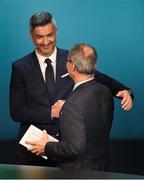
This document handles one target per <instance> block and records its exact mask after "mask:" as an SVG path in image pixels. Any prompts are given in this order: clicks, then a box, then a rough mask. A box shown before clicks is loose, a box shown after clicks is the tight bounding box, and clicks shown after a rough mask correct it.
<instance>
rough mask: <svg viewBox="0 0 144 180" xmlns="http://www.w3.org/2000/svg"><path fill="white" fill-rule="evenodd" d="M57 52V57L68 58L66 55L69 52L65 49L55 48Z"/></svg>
mask: <svg viewBox="0 0 144 180" xmlns="http://www.w3.org/2000/svg"><path fill="white" fill-rule="evenodd" d="M57 51H58V55H59V56H66V57H67V56H68V53H69V51H68V50H66V49H61V48H57Z"/></svg>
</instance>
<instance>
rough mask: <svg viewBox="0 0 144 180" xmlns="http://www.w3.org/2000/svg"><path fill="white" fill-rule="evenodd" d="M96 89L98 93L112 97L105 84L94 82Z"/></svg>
mask: <svg viewBox="0 0 144 180" xmlns="http://www.w3.org/2000/svg"><path fill="white" fill-rule="evenodd" d="M96 89H97V91H98V92H99V93H101V94H105V95H106V94H107V95H108V96H110V97H112V93H111V91H110V89H109V88H108V87H107V86H106V85H103V84H101V83H99V82H96Z"/></svg>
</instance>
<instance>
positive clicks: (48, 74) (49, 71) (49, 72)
mask: <svg viewBox="0 0 144 180" xmlns="http://www.w3.org/2000/svg"><path fill="white" fill-rule="evenodd" d="M45 63H47V67H46V70H45V83H46V86H47V89H48V92H49V95H50V97H52V96H53V95H52V94H53V92H54V89H55V81H54V72H53V67H52V65H51V60H50V59H45Z"/></svg>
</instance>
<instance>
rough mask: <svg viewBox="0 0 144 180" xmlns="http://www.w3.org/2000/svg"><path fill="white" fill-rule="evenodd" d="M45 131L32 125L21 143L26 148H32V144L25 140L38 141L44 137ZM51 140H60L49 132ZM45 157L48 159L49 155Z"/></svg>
mask: <svg viewBox="0 0 144 180" xmlns="http://www.w3.org/2000/svg"><path fill="white" fill-rule="evenodd" d="M42 135H43V131H42V130H41V129H39V128H37V127H36V126H34V125H30V127H29V128H28V130H27V131H26V133H25V134H24V136H23V137H22V139H21V140H20V141H19V144H21V145H23V146H25V147H26V148H30V147H31V146H32V145H30V144H26V143H25V141H37V140H39V139H41V138H42ZM48 138H49V141H51V142H58V140H57V139H56V138H54V137H52V136H51V135H49V134H48ZM42 157H43V158H45V159H47V156H42Z"/></svg>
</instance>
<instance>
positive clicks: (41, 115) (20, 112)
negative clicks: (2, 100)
mask: <svg viewBox="0 0 144 180" xmlns="http://www.w3.org/2000/svg"><path fill="white" fill-rule="evenodd" d="M28 80H29V79H28ZM26 91H27V90H26V88H25V81H24V79H23V75H22V72H21V71H20V68H16V67H15V66H14V64H13V65H12V74H11V81H10V113H11V117H12V118H13V120H15V121H17V122H21V123H48V120H50V114H51V109H50V107H48V106H42V105H40V103H39V104H37V105H35V104H34V102H33V104H29V103H28V101H29V100H28V97H27V92H26Z"/></svg>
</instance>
